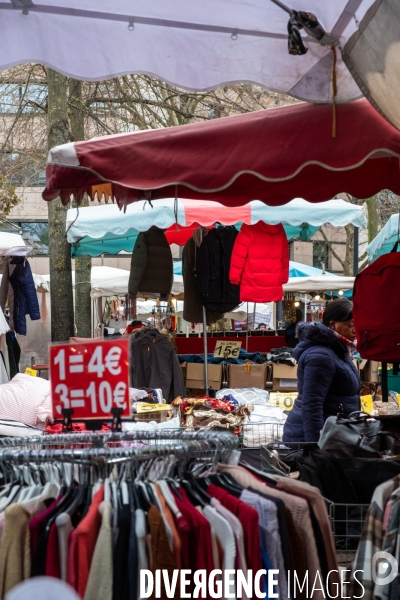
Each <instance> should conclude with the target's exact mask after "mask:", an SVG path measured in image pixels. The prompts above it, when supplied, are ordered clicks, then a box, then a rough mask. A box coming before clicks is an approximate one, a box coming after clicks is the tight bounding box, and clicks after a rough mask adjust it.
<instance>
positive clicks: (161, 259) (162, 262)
mask: <svg viewBox="0 0 400 600" xmlns="http://www.w3.org/2000/svg"><path fill="white" fill-rule="evenodd" d="M173 280H174V274H173V267H172V254H171V249H170V247H169V244H168V241H167V238H166V237H165V234H164V232H163V231H162V229H158V228H157V227H151V229H149V230H148V231H144V232H141V233H139V235H138V237H137V240H136V244H135V247H134V249H133V252H132V259H131V272H130V276H129V283H128V292H129V295H130V296H131V297H134V296H137V294H139V293H148V294H155V295H158V294H159V295H160V300H168V299H169V296H170V294H171V290H172V283H173Z"/></svg>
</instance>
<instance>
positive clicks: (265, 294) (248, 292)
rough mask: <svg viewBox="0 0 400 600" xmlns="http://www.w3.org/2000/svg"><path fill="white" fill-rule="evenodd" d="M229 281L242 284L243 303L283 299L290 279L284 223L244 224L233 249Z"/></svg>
mask: <svg viewBox="0 0 400 600" xmlns="http://www.w3.org/2000/svg"><path fill="white" fill-rule="evenodd" d="M229 278H230V281H231V283H235V284H240V301H241V302H277V301H278V300H282V285H283V284H284V283H286V282H287V280H288V279H289V246H288V241H287V237H286V233H285V230H284V228H283V226H282V225H281V224H278V225H267V224H266V223H263V222H262V221H259V222H258V223H256V224H255V225H245V224H244V225H242V228H241V230H240V232H239V235H238V236H237V238H236V240H235V245H234V247H233V252H232V258H231V267H230V273H229Z"/></svg>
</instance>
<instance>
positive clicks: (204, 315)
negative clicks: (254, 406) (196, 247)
mask: <svg viewBox="0 0 400 600" xmlns="http://www.w3.org/2000/svg"><path fill="white" fill-rule="evenodd" d="M202 241H203V228H202V227H200V243H201V242H202ZM203 344H204V389H205V393H206V395H207V396H208V392H209V389H208V356H207V355H208V343H207V313H206V307H205V306H203Z"/></svg>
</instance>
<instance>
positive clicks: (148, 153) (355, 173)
mask: <svg viewBox="0 0 400 600" xmlns="http://www.w3.org/2000/svg"><path fill="white" fill-rule="evenodd" d="M331 131H332V108H331V107H330V106H328V105H310V104H295V105H291V106H284V107H280V108H273V109H270V110H264V111H258V112H251V113H247V114H244V115H239V116H233V117H226V118H221V119H213V120H211V121H206V122H203V123H193V124H189V125H180V126H178V127H169V128H164V129H157V130H147V131H140V132H135V133H128V134H122V135H113V136H104V137H101V138H94V139H92V140H88V141H86V142H71V143H68V144H64V145H62V146H57V147H55V148H53V149H52V150H50V152H49V157H48V166H47V188H46V189H45V191H44V192H43V197H44V198H45V199H46V200H52V199H54V198H56V197H58V195H61V198H62V200H63V202H64V203H68V202H69V201H70V196H71V194H75V195H76V196H77V199H78V201H79V200H80V199H81V198H82V194H83V193H84V192H85V191H86V192H87V193H89V194H90V195H91V196H93V194H95V193H96V190H97V189H99V188H100V192H101V193H103V192H104V193H105V194H106V195H107V196H108V195H110V196H111V197H112V198H115V199H116V200H117V202H118V203H119V205H120V206H123V205H126V204H130V203H131V202H135V201H136V200H140V199H143V200H146V199H152V200H155V199H157V198H175V197H179V198H192V199H202V200H214V201H218V202H222V203H223V204H225V205H228V206H239V205H243V204H246V203H248V202H249V199H255V198H256V199H258V200H262V201H263V202H265V203H266V204H269V205H271V206H277V205H281V204H285V203H286V202H290V200H292V199H293V198H295V197H301V198H305V199H306V200H308V201H311V202H321V201H325V200H327V199H329V198H332V197H334V196H335V195H336V194H338V193H339V192H348V193H350V194H352V195H353V196H355V197H356V198H367V197H369V196H371V195H373V194H375V193H377V192H378V191H380V190H382V189H384V188H390V189H391V190H392V191H393V192H395V193H399V194H400V170H399V158H400V132H399V131H397V130H396V129H395V128H394V127H393V126H392V125H390V124H389V123H388V122H387V121H386V120H385V119H384V118H383V117H381V116H380V115H379V114H378V113H377V112H376V111H375V110H374V109H373V108H372V107H371V105H370V104H369V103H368V102H367V101H366V100H356V101H355V102H348V103H346V104H342V105H340V106H338V107H337V137H336V138H333V137H332V135H331ZM106 182H111V185H106V186H104V185H103V184H104V183H106Z"/></svg>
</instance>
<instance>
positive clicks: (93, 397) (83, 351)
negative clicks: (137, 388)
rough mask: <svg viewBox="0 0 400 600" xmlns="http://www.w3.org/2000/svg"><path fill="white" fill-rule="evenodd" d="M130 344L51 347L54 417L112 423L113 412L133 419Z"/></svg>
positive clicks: (78, 344) (103, 342)
mask: <svg viewBox="0 0 400 600" xmlns="http://www.w3.org/2000/svg"><path fill="white" fill-rule="evenodd" d="M128 352H129V351H128V340H122V339H121V340H115V341H110V342H108V341H107V342H105V341H96V340H93V341H88V342H87V343H86V342H85V343H75V344H62V345H54V346H51V347H50V382H51V397H52V404H53V417H54V418H55V419H57V418H62V416H63V415H62V409H63V408H70V409H72V411H73V413H72V419H103V418H107V419H109V418H110V416H111V410H112V409H113V408H122V413H121V417H129V416H130V401H129V370H128V356H129V354H128Z"/></svg>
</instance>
